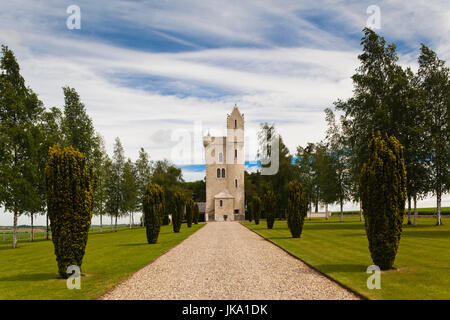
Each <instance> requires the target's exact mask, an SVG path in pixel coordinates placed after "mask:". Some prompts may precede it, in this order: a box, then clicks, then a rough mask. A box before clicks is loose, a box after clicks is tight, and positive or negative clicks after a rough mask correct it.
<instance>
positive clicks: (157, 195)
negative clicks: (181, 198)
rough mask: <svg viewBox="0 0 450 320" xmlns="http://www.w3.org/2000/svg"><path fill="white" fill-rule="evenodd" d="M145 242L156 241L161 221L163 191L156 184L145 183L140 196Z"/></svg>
mask: <svg viewBox="0 0 450 320" xmlns="http://www.w3.org/2000/svg"><path fill="white" fill-rule="evenodd" d="M142 209H143V211H144V219H145V227H146V231H147V242H148V243H150V244H152V243H156V242H157V241H158V236H159V231H160V229H161V221H162V218H163V215H164V191H163V189H162V188H161V186H159V185H158V184H151V183H149V184H147V185H146V186H145V189H144V194H143V197H142Z"/></svg>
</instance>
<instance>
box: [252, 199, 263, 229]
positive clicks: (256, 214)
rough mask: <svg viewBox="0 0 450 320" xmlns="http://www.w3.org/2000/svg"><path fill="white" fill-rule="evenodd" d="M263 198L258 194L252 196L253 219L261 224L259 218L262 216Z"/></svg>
mask: <svg viewBox="0 0 450 320" xmlns="http://www.w3.org/2000/svg"><path fill="white" fill-rule="evenodd" d="M261 207H262V205H261V199H260V198H259V197H258V196H253V198H252V214H253V219H255V224H259V219H260V218H261Z"/></svg>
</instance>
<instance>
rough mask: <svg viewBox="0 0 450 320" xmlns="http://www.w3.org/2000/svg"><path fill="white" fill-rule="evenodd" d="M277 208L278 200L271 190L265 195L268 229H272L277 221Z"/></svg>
mask: <svg viewBox="0 0 450 320" xmlns="http://www.w3.org/2000/svg"><path fill="white" fill-rule="evenodd" d="M276 206H277V200H276V197H275V193H273V191H272V190H269V191H267V192H266V194H265V195H264V213H265V215H266V221H267V228H268V229H272V227H273V223H274V221H275V210H276Z"/></svg>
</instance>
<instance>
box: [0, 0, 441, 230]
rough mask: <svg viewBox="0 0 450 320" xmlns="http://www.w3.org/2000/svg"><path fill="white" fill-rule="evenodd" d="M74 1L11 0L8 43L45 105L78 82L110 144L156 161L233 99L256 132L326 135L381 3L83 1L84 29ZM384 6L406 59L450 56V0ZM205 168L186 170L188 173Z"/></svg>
mask: <svg viewBox="0 0 450 320" xmlns="http://www.w3.org/2000/svg"><path fill="white" fill-rule="evenodd" d="M70 4H72V3H69V2H68V1H65V2H61V1H56V0H52V1H46V2H32V1H21V0H18V1H14V2H12V1H11V2H4V3H2V11H1V12H0V43H6V44H8V45H9V46H10V47H11V48H12V49H13V51H14V52H15V53H16V56H17V57H18V60H19V63H20V66H21V71H22V73H23V75H24V77H25V79H26V81H27V84H28V85H30V86H31V87H32V88H33V89H34V90H35V91H36V92H37V93H38V94H39V96H40V98H41V99H42V100H43V102H44V104H45V105H46V106H48V107H50V106H62V105H63V94H62V89H61V87H62V86H66V85H69V86H72V87H75V88H76V89H77V91H78V92H79V93H80V95H81V98H82V100H83V101H84V103H85V104H86V107H87V110H88V113H89V114H90V115H91V116H92V118H93V120H94V124H95V127H96V129H97V130H99V131H100V132H101V133H102V135H103V136H104V137H105V139H106V143H107V147H108V150H109V151H111V150H112V143H113V141H114V138H115V137H116V136H119V137H120V138H121V140H122V142H123V144H124V147H125V151H126V154H127V156H130V157H132V158H136V156H137V153H138V150H139V148H140V147H141V146H142V147H144V148H145V149H146V150H147V151H148V152H149V153H150V155H151V158H152V159H154V160H155V159H162V158H164V157H166V158H170V156H171V147H172V146H173V142H172V141H170V140H169V134H168V133H169V132H170V131H171V130H176V129H186V130H188V131H189V132H190V131H192V130H193V126H194V121H196V120H202V121H203V125H204V127H205V129H208V128H209V129H211V130H213V129H215V128H219V129H222V128H223V127H224V126H225V119H226V118H225V117H226V114H227V113H229V112H230V110H231V108H232V106H233V105H234V103H238V105H239V107H240V109H241V111H242V112H244V114H245V118H246V120H247V124H246V125H247V128H249V129H251V130H254V131H255V130H256V129H257V127H258V123H259V122H262V121H267V122H275V123H276V125H277V127H278V130H279V132H280V133H281V134H282V136H283V138H284V140H285V143H286V144H287V146H288V147H289V149H290V151H291V152H295V149H296V147H297V146H298V145H304V144H306V143H307V142H309V141H318V140H320V139H322V138H323V137H324V133H325V121H324V114H323V112H322V110H323V109H324V108H325V107H329V106H331V104H332V102H333V101H335V100H336V99H337V98H346V97H348V96H350V95H351V93H352V83H351V80H350V76H351V75H352V74H353V73H354V69H355V68H356V66H357V64H358V61H357V55H358V53H359V52H360V48H359V46H358V39H359V38H360V37H361V35H362V34H361V29H362V28H363V27H364V25H365V22H366V19H367V14H366V8H367V6H368V5H370V4H374V3H372V1H358V2H348V1H338V0H328V1H320V2H311V1H298V0H286V1H281V2H280V1H269V0H261V1H257V2H255V1H227V2H223V1H218V0H217V1H191V2H189V5H188V4H187V3H186V2H185V1H181V0H180V1H142V2H134V1H111V2H103V1H95V2H93V1H81V0H80V1H78V3H77V4H78V5H79V6H80V7H81V15H82V30H80V31H79V32H77V31H73V32H72V31H68V30H67V29H66V27H65V20H66V18H67V14H66V11H65V9H66V7H67V6H68V5H70ZM377 5H379V6H380V8H381V14H382V17H381V18H382V29H381V30H380V32H381V34H382V35H384V36H385V37H386V39H387V41H388V42H400V43H401V44H402V48H401V49H403V50H400V51H401V52H402V54H401V55H400V63H401V64H402V65H404V66H406V65H411V66H413V68H415V67H416V65H417V64H416V62H415V61H416V59H417V53H418V48H419V44H420V42H421V41H422V42H425V43H426V44H428V45H430V46H431V47H432V48H433V49H436V50H437V52H438V54H439V55H440V57H441V58H443V59H445V60H448V59H449V58H450V46H449V34H450V32H449V31H450V22H449V21H450V16H449V15H450V13H449V12H450V3H449V2H448V1H422V0H414V1H408V2H400V1H378V2H377ZM105 35H108V36H109V37H106V36H105ZM111 35H112V37H110V36H111ZM121 37H125V38H127V39H135V41H136V43H132V42H131V41H128V42H126V41H125V42H124V41H119V40H120V38H121ZM153 41H155V43H159V42H157V41H165V42H164V43H165V46H162V47H159V46H158V45H152V43H153ZM146 42H148V43H146ZM167 44H171V45H172V47H170V46H168V45H167ZM177 46H178V47H177ZM136 48H142V49H136ZM173 48H178V50H175V49H173ZM411 48H414V49H411ZM166 49H167V50H166ZM185 50H188V51H185ZM155 79H157V80H155ZM196 143H197V144H199V143H201V142H200V141H196ZM197 147H198V146H197ZM200 150H201V146H200ZM174 160H175V162H176V159H174ZM200 176H201V174H200V173H196V172H188V171H186V172H185V178H186V180H191V179H198V178H202V177H200ZM0 224H1V223H0Z"/></svg>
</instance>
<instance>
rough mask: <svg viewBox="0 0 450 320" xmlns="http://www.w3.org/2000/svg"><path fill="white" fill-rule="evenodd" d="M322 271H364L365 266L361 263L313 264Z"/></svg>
mask: <svg viewBox="0 0 450 320" xmlns="http://www.w3.org/2000/svg"><path fill="white" fill-rule="evenodd" d="M315 267H316V268H317V269H319V270H320V271H322V272H325V273H328V272H366V270H367V266H365V265H362V264H350V263H347V264H321V265H316V266H315Z"/></svg>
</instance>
